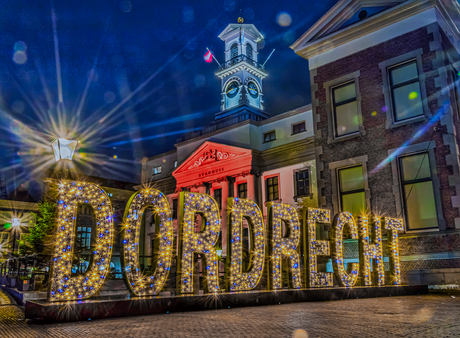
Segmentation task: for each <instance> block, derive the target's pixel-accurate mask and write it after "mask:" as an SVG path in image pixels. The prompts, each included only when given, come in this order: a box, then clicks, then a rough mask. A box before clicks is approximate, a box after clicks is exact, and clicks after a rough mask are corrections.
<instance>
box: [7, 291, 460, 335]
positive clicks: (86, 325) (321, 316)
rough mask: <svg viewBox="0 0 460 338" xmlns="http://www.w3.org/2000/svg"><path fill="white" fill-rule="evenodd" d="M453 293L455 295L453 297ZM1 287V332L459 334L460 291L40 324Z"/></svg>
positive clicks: (38, 333)
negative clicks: (455, 293) (25, 317)
mask: <svg viewBox="0 0 460 338" xmlns="http://www.w3.org/2000/svg"><path fill="white" fill-rule="evenodd" d="M454 297H455V298H454ZM23 310H24V309H23V307H19V306H17V305H16V304H15V303H14V301H13V300H11V299H10V298H9V297H8V296H7V295H5V294H4V293H2V292H1V291H0V337H2V338H3V337H17V338H26V337H111V338H112V337H124V338H127V337H136V338H138V337H292V335H293V332H294V331H295V330H298V329H302V330H305V331H307V332H308V335H309V337H310V338H311V337H386V336H396V337H459V336H460V321H459V315H460V295H456V296H452V295H449V294H429V295H424V296H406V297H391V298H375V299H353V300H344V301H332V302H316V303H296V304H287V305H274V306H260V307H249V308H238V309H225V310H215V311H203V312H185V313H173V314H164V315H152V316H139V317H125V318H112V319H105V320H97V321H96V320H95V321H85V322H73V323H61V324H38V323H35V322H33V321H29V320H25V319H24V313H23Z"/></svg>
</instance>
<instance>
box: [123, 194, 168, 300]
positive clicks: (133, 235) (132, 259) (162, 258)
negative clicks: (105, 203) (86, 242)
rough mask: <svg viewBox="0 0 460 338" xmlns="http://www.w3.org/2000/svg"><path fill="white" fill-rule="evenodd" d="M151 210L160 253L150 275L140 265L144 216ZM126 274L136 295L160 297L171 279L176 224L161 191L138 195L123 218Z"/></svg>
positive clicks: (130, 201) (155, 258)
mask: <svg viewBox="0 0 460 338" xmlns="http://www.w3.org/2000/svg"><path fill="white" fill-rule="evenodd" d="M148 207H151V208H152V209H153V210H152V217H153V220H154V222H155V238H156V240H158V241H159V252H158V254H156V255H155V257H154V259H153V261H154V262H156V266H152V269H151V270H150V272H149V273H147V275H144V274H143V273H142V271H141V269H140V266H139V239H140V231H141V225H142V215H143V214H144V212H145V210H146V209H147V208H148ZM123 226H124V239H123V251H124V255H123V270H124V271H125V273H124V274H123V276H124V278H125V282H126V284H127V286H128V288H129V290H131V292H132V293H133V294H134V295H136V296H146V295H157V294H158V293H160V291H161V288H162V287H163V285H164V284H165V282H166V279H167V278H168V274H169V269H170V266H171V258H172V255H173V243H174V235H173V225H172V219H171V211H170V208H169V203H168V200H167V199H166V196H165V195H163V193H161V192H160V191H158V190H155V189H144V190H141V191H138V192H136V193H134V195H132V196H131V198H130V200H129V202H128V205H127V206H126V210H125V215H124V217H123Z"/></svg>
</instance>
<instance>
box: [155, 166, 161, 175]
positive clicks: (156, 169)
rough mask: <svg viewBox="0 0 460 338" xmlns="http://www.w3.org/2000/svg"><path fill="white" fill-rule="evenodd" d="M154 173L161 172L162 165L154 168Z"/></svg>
mask: <svg viewBox="0 0 460 338" xmlns="http://www.w3.org/2000/svg"><path fill="white" fill-rule="evenodd" d="M153 174H154V175H158V174H161V166H159V167H155V168H153Z"/></svg>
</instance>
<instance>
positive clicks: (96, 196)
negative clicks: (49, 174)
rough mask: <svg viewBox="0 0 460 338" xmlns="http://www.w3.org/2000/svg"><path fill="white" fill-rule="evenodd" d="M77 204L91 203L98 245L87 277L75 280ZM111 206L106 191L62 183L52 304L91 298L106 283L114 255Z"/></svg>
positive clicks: (51, 290)
mask: <svg viewBox="0 0 460 338" xmlns="http://www.w3.org/2000/svg"><path fill="white" fill-rule="evenodd" d="M78 204H89V205H91V206H92V207H93V210H94V213H95V215H96V231H95V233H96V245H95V246H94V249H93V248H92V249H93V250H94V251H93V252H92V255H91V259H90V263H89V267H88V270H87V271H86V273H85V274H83V275H80V276H75V277H72V256H73V249H74V245H75V223H76V219H77V215H76V213H77V207H78ZM112 215H113V212H112V205H111V204H110V200H109V197H108V196H107V194H106V193H105V191H104V190H102V189H101V187H99V186H98V185H96V184H93V183H86V182H73V181H63V182H62V183H61V184H59V203H58V217H57V231H56V244H55V251H54V258H53V261H54V262H53V270H54V271H53V274H52V278H51V288H50V294H49V300H50V301H66V300H77V299H85V298H88V297H91V296H92V295H93V294H94V293H96V291H97V290H99V288H100V287H101V285H102V284H103V283H104V280H105V276H106V275H107V272H108V271H109V264H110V259H111V256H112V241H113V218H112Z"/></svg>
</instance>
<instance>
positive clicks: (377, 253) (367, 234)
mask: <svg viewBox="0 0 460 338" xmlns="http://www.w3.org/2000/svg"><path fill="white" fill-rule="evenodd" d="M359 223H360V228H361V231H360V233H359V263H360V266H361V274H362V277H363V280H364V285H365V286H371V285H372V283H373V281H372V279H374V281H377V285H378V286H382V285H384V284H385V267H384V265H383V248H382V244H383V243H382V228H381V227H382V224H381V221H380V218H379V217H375V218H374V226H373V228H374V231H373V233H374V236H373V238H374V240H373V241H371V236H372V231H370V230H369V220H368V218H367V216H362V217H360V220H359ZM372 242H373V243H372ZM371 243H372V244H371ZM371 259H372V262H373V263H372V264H373V266H371ZM372 268H373V269H372Z"/></svg>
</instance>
